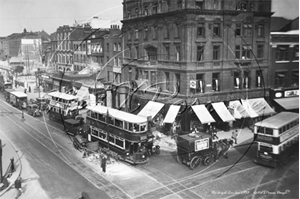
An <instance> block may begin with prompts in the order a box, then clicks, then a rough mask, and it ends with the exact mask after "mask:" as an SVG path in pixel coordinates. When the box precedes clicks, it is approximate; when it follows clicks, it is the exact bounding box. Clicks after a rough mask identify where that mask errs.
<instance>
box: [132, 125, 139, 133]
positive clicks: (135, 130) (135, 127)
mask: <svg viewBox="0 0 300 199" xmlns="http://www.w3.org/2000/svg"><path fill="white" fill-rule="evenodd" d="M137 131H139V125H138V124H134V126H133V132H137Z"/></svg>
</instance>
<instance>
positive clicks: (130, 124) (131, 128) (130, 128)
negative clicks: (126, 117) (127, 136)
mask: <svg viewBox="0 0 300 199" xmlns="http://www.w3.org/2000/svg"><path fill="white" fill-rule="evenodd" d="M128 124H129V131H133V124H132V123H128Z"/></svg>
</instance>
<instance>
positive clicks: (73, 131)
mask: <svg viewBox="0 0 300 199" xmlns="http://www.w3.org/2000/svg"><path fill="white" fill-rule="evenodd" d="M64 126H65V131H66V133H67V134H69V135H72V136H76V135H83V136H84V137H86V136H87V133H88V126H87V125H86V124H84V123H83V121H82V120H77V119H67V120H65V121H64Z"/></svg>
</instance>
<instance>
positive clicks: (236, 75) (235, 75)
mask: <svg viewBox="0 0 300 199" xmlns="http://www.w3.org/2000/svg"><path fill="white" fill-rule="evenodd" d="M233 82H234V83H233V86H234V88H236V89H239V88H240V73H239V72H238V71H234V72H233Z"/></svg>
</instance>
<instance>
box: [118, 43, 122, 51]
mask: <svg viewBox="0 0 300 199" xmlns="http://www.w3.org/2000/svg"><path fill="white" fill-rule="evenodd" d="M121 50H122V45H121V43H118V51H121Z"/></svg>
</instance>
